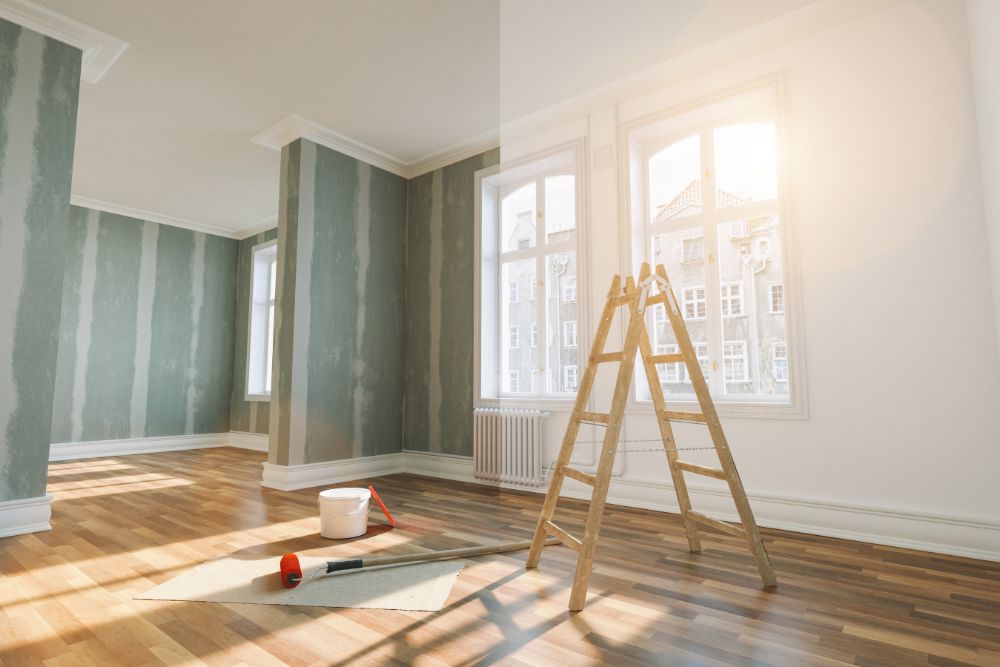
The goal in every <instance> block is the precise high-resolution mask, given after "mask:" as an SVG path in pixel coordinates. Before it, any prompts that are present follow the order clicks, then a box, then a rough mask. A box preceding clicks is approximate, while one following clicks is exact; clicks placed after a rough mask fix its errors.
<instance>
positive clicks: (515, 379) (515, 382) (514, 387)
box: [507, 371, 521, 393]
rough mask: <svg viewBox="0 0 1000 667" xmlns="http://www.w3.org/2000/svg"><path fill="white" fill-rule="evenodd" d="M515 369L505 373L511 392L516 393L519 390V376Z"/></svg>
mask: <svg viewBox="0 0 1000 667" xmlns="http://www.w3.org/2000/svg"><path fill="white" fill-rule="evenodd" d="M519 375H520V374H519V373H518V372H517V371H511V372H510V373H508V374H507V382H508V383H509V384H510V391H511V393H517V392H519V391H521V384H520V377H519Z"/></svg>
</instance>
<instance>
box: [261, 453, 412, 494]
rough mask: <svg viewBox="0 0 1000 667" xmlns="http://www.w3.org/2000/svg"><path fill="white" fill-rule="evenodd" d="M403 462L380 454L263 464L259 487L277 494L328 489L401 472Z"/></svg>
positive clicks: (400, 459) (389, 455)
mask: <svg viewBox="0 0 1000 667" xmlns="http://www.w3.org/2000/svg"><path fill="white" fill-rule="evenodd" d="M402 462H403V455H402V454H380V455H378V456H363V457H359V458H355V459H341V460H339V461H324V462H322V463H306V464H303V465H294V466H282V465H275V464H273V463H267V462H266V461H265V462H264V463H263V467H264V474H263V478H262V479H261V482H260V485H261V486H266V487H267V488H269V489H277V490H278V491H295V490H297V489H309V488H312V487H314V486H328V485H330V484H339V483H341V482H348V481H351V480H355V479H368V478H371V477H379V476H381V475H391V474H393V473H397V472H404V470H403V467H402Z"/></svg>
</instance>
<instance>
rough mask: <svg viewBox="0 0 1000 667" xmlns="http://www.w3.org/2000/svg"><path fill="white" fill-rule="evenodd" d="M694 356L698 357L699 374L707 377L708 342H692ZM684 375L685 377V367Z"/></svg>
mask: <svg viewBox="0 0 1000 667" xmlns="http://www.w3.org/2000/svg"><path fill="white" fill-rule="evenodd" d="M694 356H695V357H697V359H698V365H699V366H701V374H702V375H704V376H705V379H706V380H707V379H708V343H695V344H694ZM684 374H685V377H687V369H685V372H684Z"/></svg>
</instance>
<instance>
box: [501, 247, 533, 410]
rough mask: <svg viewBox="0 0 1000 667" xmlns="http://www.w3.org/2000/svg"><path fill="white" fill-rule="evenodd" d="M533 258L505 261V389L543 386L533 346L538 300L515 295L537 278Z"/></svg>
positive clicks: (517, 390)
mask: <svg viewBox="0 0 1000 667" xmlns="http://www.w3.org/2000/svg"><path fill="white" fill-rule="evenodd" d="M535 263H536V260H534V259H522V260H519V261H516V262H505V263H504V264H503V268H502V269H501V271H502V275H501V277H500V278H501V279H500V284H501V285H502V289H501V290H500V312H501V318H500V319H501V322H500V357H501V359H500V363H501V368H500V379H501V384H502V386H501V391H503V392H505V393H528V392H534V391H538V390H539V389H540V380H539V368H540V367H541V366H542V355H541V352H540V350H539V349H538V348H537V347H535V346H533V345H532V344H531V343H532V330H533V328H534V327H537V325H538V317H537V312H538V311H537V308H536V302H534V301H531V300H528V299H512V298H511V297H512V296H515V295H518V294H528V293H529V292H530V290H531V283H533V282H535V280H536V278H535Z"/></svg>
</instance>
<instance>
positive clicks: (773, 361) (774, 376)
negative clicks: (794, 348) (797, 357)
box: [771, 343, 788, 382]
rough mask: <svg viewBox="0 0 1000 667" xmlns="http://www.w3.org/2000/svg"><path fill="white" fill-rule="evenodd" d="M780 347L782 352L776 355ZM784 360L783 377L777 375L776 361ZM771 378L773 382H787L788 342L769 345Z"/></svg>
mask: <svg viewBox="0 0 1000 667" xmlns="http://www.w3.org/2000/svg"><path fill="white" fill-rule="evenodd" d="M779 349H781V350H782V351H783V352H784V354H783V355H782V356H780V357H779V356H778V350H779ZM779 361H783V362H785V371H784V373H783V377H778V362H779ZM771 379H773V380H774V381H775V382H788V344H787V343H775V344H774V345H772V346H771Z"/></svg>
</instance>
